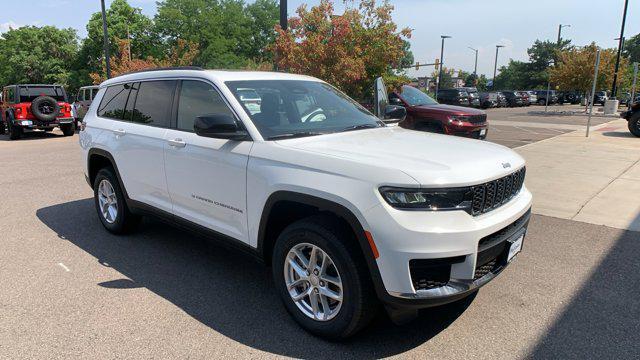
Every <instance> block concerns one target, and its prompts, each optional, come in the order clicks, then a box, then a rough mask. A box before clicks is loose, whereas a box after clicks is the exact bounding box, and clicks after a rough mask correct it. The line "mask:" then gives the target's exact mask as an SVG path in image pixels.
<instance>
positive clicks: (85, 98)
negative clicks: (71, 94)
mask: <svg viewBox="0 0 640 360" xmlns="http://www.w3.org/2000/svg"><path fill="white" fill-rule="evenodd" d="M97 93H98V86H95V85H93V86H83V87H81V88H80V89H79V90H78V94H77V95H76V98H75V101H74V102H73V104H72V105H71V108H72V112H73V114H74V115H73V117H74V119H75V124H76V127H77V124H78V121H82V119H83V118H84V115H85V114H86V113H87V111H88V110H89V107H90V106H91V102H92V101H93V98H94V97H95V96H96V94H97Z"/></svg>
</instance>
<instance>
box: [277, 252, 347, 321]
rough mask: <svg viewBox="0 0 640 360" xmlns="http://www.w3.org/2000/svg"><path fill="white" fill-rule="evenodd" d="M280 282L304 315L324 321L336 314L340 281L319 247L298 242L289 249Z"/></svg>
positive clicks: (335, 270)
mask: <svg viewBox="0 0 640 360" xmlns="http://www.w3.org/2000/svg"><path fill="white" fill-rule="evenodd" d="M284 280H285V285H286V287H287V291H288V292H289V296H291V299H292V300H293V302H294V303H295V304H296V306H297V307H298V309H300V311H302V313H303V314H305V315H306V316H308V317H310V318H312V319H314V320H318V321H328V320H331V319H333V318H334V317H335V316H336V315H337V314H338V312H339V311H340V308H341V307H342V301H343V288H342V279H341V277H340V273H339V272H338V268H337V267H336V265H335V263H334V262H333V260H332V259H331V257H329V255H328V254H327V253H326V252H324V251H323V250H322V249H321V248H320V247H318V246H316V245H313V244H308V243H301V244H297V245H295V246H294V247H293V248H292V249H291V250H289V253H288V254H287V257H286V260H285V263H284Z"/></svg>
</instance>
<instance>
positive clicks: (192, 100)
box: [178, 80, 234, 131]
mask: <svg viewBox="0 0 640 360" xmlns="http://www.w3.org/2000/svg"><path fill="white" fill-rule="evenodd" d="M202 115H228V116H231V117H234V115H233V113H232V112H231V110H230V109H229V107H228V106H227V104H226V103H225V102H224V100H222V97H221V96H220V94H218V92H217V91H216V89H214V88H213V86H211V85H209V84H207V83H205V82H202V81H193V80H185V81H183V82H182V88H181V90H180V101H179V103H178V129H179V130H185V131H193V123H194V122H195V120H196V117H198V116H202Z"/></svg>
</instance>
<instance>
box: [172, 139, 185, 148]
mask: <svg viewBox="0 0 640 360" xmlns="http://www.w3.org/2000/svg"><path fill="white" fill-rule="evenodd" d="M167 142H168V143H169V145H170V146H173V147H176V148H183V147H185V146H187V143H186V142H184V141H183V140H182V139H172V140H168V141H167Z"/></svg>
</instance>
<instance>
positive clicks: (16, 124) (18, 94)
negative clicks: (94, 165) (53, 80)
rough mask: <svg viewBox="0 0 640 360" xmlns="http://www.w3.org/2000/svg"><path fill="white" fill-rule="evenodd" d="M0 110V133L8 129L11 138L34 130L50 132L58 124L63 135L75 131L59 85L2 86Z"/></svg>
mask: <svg viewBox="0 0 640 360" xmlns="http://www.w3.org/2000/svg"><path fill="white" fill-rule="evenodd" d="M0 110H1V112H2V119H1V120H2V121H1V123H0V134H4V133H5V131H8V132H9V139H11V140H17V139H20V138H21V137H22V134H23V133H24V132H25V131H31V130H36V129H39V130H44V131H52V130H53V129H54V128H56V127H59V128H60V130H62V133H63V134H64V135H65V136H71V135H73V134H74V132H75V128H74V124H73V117H72V116H71V105H69V103H68V102H67V93H66V92H65V91H64V88H63V87H62V86H60V85H39V84H22V85H9V86H5V87H4V88H3V90H2V103H1V104H0ZM5 129H6V130H5Z"/></svg>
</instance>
